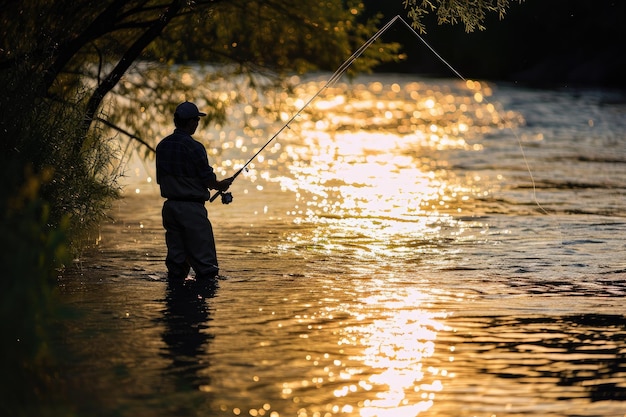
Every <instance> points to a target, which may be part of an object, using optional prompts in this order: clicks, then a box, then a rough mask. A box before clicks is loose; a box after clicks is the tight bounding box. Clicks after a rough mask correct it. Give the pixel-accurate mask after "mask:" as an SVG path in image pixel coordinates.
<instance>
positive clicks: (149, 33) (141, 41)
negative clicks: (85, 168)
mask: <svg viewBox="0 0 626 417" xmlns="http://www.w3.org/2000/svg"><path fill="white" fill-rule="evenodd" d="M182 3H183V2H182V1H181V0H174V1H172V2H171V3H170V4H169V5H168V6H167V8H166V9H165V11H164V12H163V13H162V14H161V16H160V17H159V19H157V20H156V21H155V22H154V23H153V24H152V25H151V26H150V27H149V28H148V30H146V31H145V32H144V33H143V34H142V35H141V36H140V37H139V38H138V39H137V40H136V41H135V42H134V43H133V44H132V45H131V46H130V47H129V48H128V49H127V50H126V52H125V53H124V55H123V56H122V58H121V59H120V60H119V62H118V63H117V65H116V66H115V68H113V70H112V71H111V72H110V73H109V75H108V76H107V77H106V78H105V79H104V80H103V82H102V83H100V84H99V85H98V87H97V88H96V89H95V91H94V92H93V94H92V95H91V97H90V99H89V101H88V102H87V106H86V110H85V118H84V122H83V131H84V132H85V135H82V136H81V137H82V140H77V141H76V142H75V143H74V144H73V151H74V152H75V153H77V154H78V153H79V152H80V151H81V149H82V147H83V143H84V141H85V138H86V137H87V132H88V131H89V128H90V126H91V123H92V121H93V120H94V118H95V115H96V112H97V111H98V108H99V107H100V104H101V103H102V100H103V99H104V97H105V96H106V94H107V93H108V92H109V91H111V90H112V89H113V87H115V85H116V84H117V83H118V82H119V80H120V79H121V78H122V76H123V75H124V74H125V73H126V71H127V70H128V68H130V66H131V65H132V64H133V62H135V60H136V59H137V58H138V57H139V55H140V54H141V52H142V51H143V50H144V49H145V48H146V47H147V46H148V45H149V44H150V43H151V42H152V41H153V40H154V39H155V38H157V37H158V36H159V35H160V34H161V32H162V31H163V29H164V28H165V27H166V26H167V25H168V24H169V23H170V22H171V20H172V19H173V18H174V17H176V15H177V14H178V12H179V11H180V9H181V7H182Z"/></svg>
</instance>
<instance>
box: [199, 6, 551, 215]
mask: <svg viewBox="0 0 626 417" xmlns="http://www.w3.org/2000/svg"><path fill="white" fill-rule="evenodd" d="M398 20H399V21H401V22H402V23H404V26H406V27H407V28H408V29H409V31H410V32H411V33H413V35H415V36H416V37H417V39H419V40H420V41H421V42H422V43H423V44H424V45H425V46H426V47H427V48H428V49H429V50H430V51H431V52H432V53H433V54H434V55H435V56H436V57H437V58H438V59H439V60H440V61H441V62H442V63H443V64H445V65H446V66H447V67H448V68H449V69H450V70H451V71H452V72H453V73H454V74H455V75H456V76H457V77H458V78H459V79H461V80H462V81H464V82H467V79H466V78H465V77H463V76H462V75H461V73H459V72H458V71H457V70H456V69H455V68H454V67H453V66H452V65H451V64H450V63H448V61H446V60H445V59H444V58H443V57H442V56H441V55H440V54H439V53H438V52H437V51H435V49H434V48H433V47H431V46H430V44H428V42H426V40H425V39H424V38H423V37H422V36H420V35H419V33H417V32H416V31H415V29H413V27H411V25H409V24H408V23H407V22H406V20H404V19H403V18H402V17H401V16H400V15H396V16H395V17H393V18H392V19H390V20H389V22H387V24H385V25H384V26H383V27H382V28H380V29H379V30H378V31H377V32H376V33H375V34H374V35H373V36H372V37H370V38H369V39H368V40H367V41H366V42H365V43H364V44H363V45H361V47H359V48H358V49H357V50H356V51H355V52H354V53H353V54H352V55H351V56H350V57H349V58H348V59H346V60H345V61H344V62H343V63H342V64H341V65H340V66H339V67H338V68H337V70H336V71H335V72H334V73H333V74H332V75H331V77H330V78H329V79H328V81H327V82H326V84H324V85H323V86H322V88H320V89H319V90H318V91H317V92H316V93H315V94H314V95H313V96H312V97H311V98H310V99H309V100H308V101H307V102H306V103H305V104H304V105H303V106H302V107H300V109H299V110H298V111H297V112H296V113H294V115H293V116H291V118H290V119H289V120H287V122H286V123H285V124H284V125H283V126H282V127H281V128H280V129H278V131H277V132H276V133H275V134H274V135H273V136H272V137H270V139H269V140H268V141H267V142H266V143H265V144H264V145H263V146H262V147H261V148H260V149H259V150H258V151H257V152H256V153H255V154H254V155H253V156H252V157H251V158H250V159H249V160H248V161H247V162H246V163H245V164H244V165H243V166H242V167H241V168H240V169H239V170H238V171H237V172H235V175H233V176H232V179H233V180H234V179H235V178H237V177H238V176H239V174H241V173H242V172H243V170H244V169H246V168H247V166H248V165H250V164H251V163H252V161H254V159H255V158H256V157H257V156H259V154H260V153H261V152H263V150H264V149H265V148H266V147H267V146H268V145H269V144H270V143H272V142H273V141H274V139H276V137H278V135H280V134H281V133H282V131H283V130H285V129H287V128H289V125H290V124H291V123H292V122H293V121H294V120H295V119H296V118H297V117H298V116H300V114H301V113H302V112H303V111H304V109H306V108H307V107H308V106H309V105H310V104H311V103H312V102H313V101H314V100H315V99H316V98H317V97H318V96H319V95H320V94H321V93H322V92H323V91H324V90H326V89H327V88H329V87H331V86H332V85H334V84H335V83H336V82H337V81H338V80H339V79H340V78H341V76H342V75H343V74H344V73H345V72H346V71H347V70H348V68H349V67H350V65H352V63H353V62H354V61H355V60H356V59H357V58H359V57H360V56H361V54H363V52H364V51H365V50H366V49H367V48H369V47H370V46H371V45H372V44H373V43H374V42H375V41H376V40H377V39H378V38H379V37H380V36H381V35H382V34H383V33H385V32H386V31H387V30H388V29H389V28H390V27H391V26H393V24H394V23H395V22H396V21H398ZM484 100H485V102H487V103H489V101H488V100H487V99H486V98H484ZM511 131H512V133H513V135H514V136H515V138H516V140H517V144H518V146H519V149H520V152H521V155H522V159H523V160H524V164H525V166H526V171H527V172H528V175H529V178H530V182H531V184H532V190H533V201H534V203H535V204H536V205H537V207H538V208H539V209H540V210H541V212H542V213H544V214H549V213H548V211H547V210H546V209H544V208H543V206H542V205H541V204H540V203H539V200H538V198H537V187H536V183H535V179H534V177H533V173H532V170H531V168H530V164H529V162H528V158H527V157H526V152H525V151H524V146H523V144H522V140H521V138H520V137H519V135H518V134H517V131H516V130H515V129H513V128H511ZM220 195H221V196H223V202H225V201H224V196H225V195H224V193H223V192H222V191H217V192H216V193H215V194H214V195H213V196H212V197H211V198H210V199H209V201H210V202H213V201H214V200H215V199H216V198H217V197H219V196H220ZM226 201H227V202H230V201H232V197H230V198H229V199H226Z"/></svg>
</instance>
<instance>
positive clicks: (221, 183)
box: [217, 177, 235, 192]
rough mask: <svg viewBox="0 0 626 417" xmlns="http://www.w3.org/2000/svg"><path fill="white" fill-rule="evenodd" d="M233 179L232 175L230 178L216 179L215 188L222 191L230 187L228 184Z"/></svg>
mask: <svg viewBox="0 0 626 417" xmlns="http://www.w3.org/2000/svg"><path fill="white" fill-rule="evenodd" d="M234 180H235V179H234V178H233V177H230V178H226V179H223V180H221V181H218V182H217V189H218V190H219V191H222V192H224V191H226V190H228V187H230V185H231V184H232V183H233V181H234Z"/></svg>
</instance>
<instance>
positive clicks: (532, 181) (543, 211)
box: [396, 16, 549, 214]
mask: <svg viewBox="0 0 626 417" xmlns="http://www.w3.org/2000/svg"><path fill="white" fill-rule="evenodd" d="M396 18H400V21H402V23H404V25H405V26H406V27H407V28H408V29H409V31H410V32H411V33H413V35H415V36H416V37H417V38H418V39H419V40H420V41H421V42H422V43H423V44H424V45H426V47H427V48H428V49H429V50H430V51H431V52H432V53H433V54H434V55H435V56H436V57H437V58H438V59H439V60H440V61H441V62H443V63H444V64H445V65H446V66H447V67H448V68H450V70H451V71H452V72H453V73H454V74H455V75H456V76H457V77H459V78H460V79H461V80H463V81H465V82H467V80H466V79H465V77H463V76H462V75H461V74H460V73H459V72H458V71H457V70H456V69H455V68H454V67H453V66H452V65H450V64H449V63H448V61H446V60H445V59H444V58H443V57H442V56H441V55H439V54H438V53H437V51H435V50H434V49H433V48H432V47H431V46H430V45H429V44H428V42H426V41H425V40H424V38H422V37H421V36H420V35H419V33H417V32H416V31H415V29H413V27H411V25H409V24H408V23H407V22H406V20H404V19H403V18H401V17H400V16H396ZM483 99H484V100H485V102H486V103H488V104H491V103H489V100H487V98H485V97H483ZM511 132H512V133H513V135H514V136H515V139H516V140H517V145H518V146H519V149H520V152H521V155H522V159H523V160H524V165H525V166H526V171H527V172H528V175H529V178H530V182H531V185H532V189H533V201H534V203H535V204H536V205H537V207H538V208H539V210H541V212H542V213H544V214H549V213H548V211H547V210H546V209H544V208H543V206H542V205H541V204H540V203H539V200H538V198H537V186H536V184H535V178H534V177H533V172H532V170H531V169H530V164H529V163H528V158H526V152H525V151H524V146H523V144H522V139H521V138H520V137H519V135H518V134H517V131H516V130H515V129H513V128H511Z"/></svg>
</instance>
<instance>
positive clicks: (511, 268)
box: [52, 74, 626, 417]
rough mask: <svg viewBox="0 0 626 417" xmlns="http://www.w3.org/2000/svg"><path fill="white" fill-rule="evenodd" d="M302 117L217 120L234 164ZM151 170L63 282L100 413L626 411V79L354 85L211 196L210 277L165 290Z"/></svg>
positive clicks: (80, 373)
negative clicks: (625, 89)
mask: <svg viewBox="0 0 626 417" xmlns="http://www.w3.org/2000/svg"><path fill="white" fill-rule="evenodd" d="M324 80H325V78H324V77H323V76H320V77H319V78H312V79H307V80H302V81H301V83H300V84H299V87H298V88H297V89H296V90H295V92H294V96H292V97H290V98H286V99H285V100H287V101H288V104H289V105H290V106H291V107H290V108H291V111H292V112H293V111H295V110H297V109H298V108H299V107H298V106H300V105H301V104H302V103H304V102H305V101H306V99H307V98H309V97H311V95H312V94H313V93H314V92H315V91H317V90H318V89H319V88H321V87H322V86H323V83H324ZM288 114H289V113H286V114H284V115H283V116H282V121H279V122H275V121H272V120H268V119H262V118H258V119H254V117H255V116H250V119H251V120H248V123H249V124H250V125H251V126H253V127H254V130H253V132H254V133H255V135H253V136H252V135H247V134H246V133H245V132H250V130H248V131H245V130H244V129H243V128H242V127H241V126H240V125H238V124H237V120H240V119H242V118H244V116H247V115H248V112H247V110H246V109H245V108H240V109H235V110H234V111H233V113H232V114H231V120H232V125H225V126H221V127H220V128H219V129H216V128H215V127H211V126H203V125H201V126H200V128H199V131H198V133H197V134H196V138H197V139H198V140H200V141H202V142H203V143H204V144H205V145H206V146H207V149H209V150H210V160H211V163H212V164H213V166H214V167H215V168H216V170H217V171H218V173H219V176H220V177H224V176H227V175H232V173H233V171H234V170H235V169H237V168H238V167H240V166H241V165H242V164H243V162H245V161H246V160H247V159H248V158H249V157H251V156H252V155H253V154H254V152H255V151H256V150H257V149H258V148H259V147H260V146H261V145H262V144H263V143H265V141H266V140H268V139H269V138H270V137H271V136H272V134H273V133H274V132H276V130H277V129H278V128H280V126H281V124H282V123H284V121H285V120H286V117H287V115H288ZM292 114H293V113H292ZM161 128H162V129H163V130H171V126H169V125H168V126H162V127H161ZM153 165H154V164H153V162H150V161H148V162H145V163H136V162H135V163H131V164H130V165H129V171H128V173H129V175H128V178H127V179H126V193H125V197H124V198H123V199H121V200H120V201H117V202H115V204H114V206H113V208H112V210H111V212H110V219H111V220H110V221H108V222H105V223H103V224H102V226H101V230H100V236H99V237H98V239H97V241H96V242H95V244H94V246H93V248H91V249H89V250H87V251H85V253H84V254H83V255H82V256H81V258H80V259H79V260H77V262H76V265H75V266H73V267H71V268H68V270H67V271H66V272H65V273H64V274H63V276H61V277H60V279H59V285H60V289H61V291H60V293H61V294H60V295H61V298H62V300H63V302H64V304H66V305H67V307H68V308H70V309H71V310H72V311H74V314H73V315H72V316H71V317H68V318H66V319H65V320H64V323H63V324H62V326H61V328H62V330H61V331H59V332H58V337H57V338H56V339H55V340H53V341H52V343H53V344H56V345H57V347H58V348H62V350H64V351H65V352H67V353H66V356H64V357H63V358H60V359H59V361H60V365H61V366H60V367H61V369H62V370H63V372H62V375H61V378H62V379H63V380H64V381H66V384H67V386H68V387H70V388H68V390H67V394H66V395H67V401H68V402H69V403H71V404H72V405H73V407H74V409H75V410H76V412H77V414H78V415H80V416H120V417H122V416H124V417H125V416H129V417H130V416H133V417H160V416H163V417H165V416H170V417H171V416H180V417H186V416H207V417H208V416H253V417H256V416H268V417H287V416H289V417H331V416H345V417H353V416H354V417H356V416H360V417H374V416H377V417H386V416H389V417H414V416H424V417H435V416H436V417H462V416H467V417H473V416H476V417H495V416H497V417H518V416H536V417H565V416H571V417H574V416H576V417H582V416H589V417H591V416H594V417H599V416H602V417H609V416H610V417H623V416H625V415H626V310H625V308H624V299H625V296H626V243H625V240H624V236H626V199H625V196H626V98H625V97H624V95H623V94H620V93H619V92H615V91H607V90H600V89H596V90H594V89H587V90H580V89H573V88H570V89H561V90H533V89H528V88H523V87H516V86H512V85H499V84H494V83H485V82H462V81H457V80H444V79H442V80H438V79H423V78H419V77H415V76H409V75H402V76H400V75H393V74H386V75H370V76H360V77H357V78H356V79H355V80H354V81H352V82H350V83H349V82H342V83H338V84H336V85H334V86H332V87H331V88H329V89H328V90H327V91H325V92H324V94H322V95H321V96H320V97H319V98H318V99H317V100H316V101H314V102H313V104H312V105H311V106H310V108H309V109H307V111H305V112H303V113H302V115H300V116H299V117H298V118H297V119H296V120H295V121H294V123H293V125H291V126H290V129H286V131H285V132H284V133H281V135H280V136H278V137H277V138H276V140H274V141H273V142H272V144H271V145H270V146H268V148H267V149H266V150H265V151H264V152H263V153H262V154H261V155H260V158H258V159H256V160H255V161H254V162H253V163H252V164H251V165H250V167H249V168H250V169H249V171H246V172H243V173H242V174H241V175H240V176H239V177H238V178H237V180H236V181H235V183H234V184H233V186H232V187H231V191H232V193H233V196H234V201H233V202H232V203H231V204H229V205H223V204H220V203H219V201H216V202H214V203H207V207H208V209H209V217H210V219H211V221H212V223H213V227H214V229H215V234H216V241H217V246H218V256H219V259H220V269H221V273H222V275H224V279H222V280H220V281H219V288H217V290H215V291H213V292H210V293H198V292H193V291H179V290H175V289H172V288H169V287H168V285H167V282H166V279H165V275H166V273H165V269H164V268H165V267H164V263H163V261H164V257H165V243H164V232H163V229H162V226H161V219H160V209H161V205H162V199H161V198H160V197H159V195H158V187H157V185H156V184H155V183H154V180H153V178H154V166H153Z"/></svg>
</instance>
